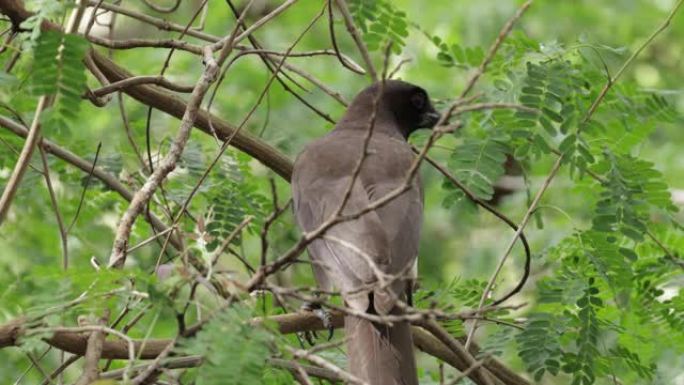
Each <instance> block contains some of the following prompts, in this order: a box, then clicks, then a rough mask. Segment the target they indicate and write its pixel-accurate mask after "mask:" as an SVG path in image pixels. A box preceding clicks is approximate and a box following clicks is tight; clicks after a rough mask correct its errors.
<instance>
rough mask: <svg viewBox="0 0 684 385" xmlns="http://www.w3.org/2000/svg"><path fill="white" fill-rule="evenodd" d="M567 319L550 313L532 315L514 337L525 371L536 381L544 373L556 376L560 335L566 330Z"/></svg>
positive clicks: (559, 355) (558, 369)
mask: <svg viewBox="0 0 684 385" xmlns="http://www.w3.org/2000/svg"><path fill="white" fill-rule="evenodd" d="M567 323H568V319H567V317H566V316H563V315H555V314H551V313H532V314H530V315H529V316H528V320H527V323H526V325H525V329H524V330H523V331H522V332H521V333H519V334H518V335H517V337H516V341H517V343H518V355H520V358H522V360H523V362H524V363H525V366H526V367H527V371H528V372H530V373H532V374H533V376H534V379H535V380H536V381H539V380H541V378H542V376H544V373H545V372H549V373H551V374H552V375H554V376H555V375H557V374H558V373H559V371H560V358H561V354H562V353H563V352H562V350H561V341H560V338H561V335H562V334H563V333H564V332H565V330H566V329H567Z"/></svg>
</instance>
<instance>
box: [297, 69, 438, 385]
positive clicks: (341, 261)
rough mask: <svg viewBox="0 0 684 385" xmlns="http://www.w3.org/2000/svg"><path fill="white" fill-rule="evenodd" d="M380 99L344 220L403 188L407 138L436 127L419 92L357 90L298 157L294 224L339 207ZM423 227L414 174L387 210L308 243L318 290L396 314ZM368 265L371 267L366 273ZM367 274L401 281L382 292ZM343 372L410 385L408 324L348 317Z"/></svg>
mask: <svg viewBox="0 0 684 385" xmlns="http://www.w3.org/2000/svg"><path fill="white" fill-rule="evenodd" d="M380 90H382V96H381V97H380V98H379V99H378V103H377V108H376V118H375V123H374V128H373V135H372V137H371V139H370V142H369V145H368V155H367V156H366V157H365V159H364V162H363V165H362V168H361V170H360V172H359V175H358V178H357V180H356V181H355V183H354V186H353V188H352V190H351V195H350V196H349V199H348V201H347V203H346V205H345V208H344V210H343V212H342V213H343V214H352V213H355V212H358V211H359V210H362V209H364V208H366V207H368V206H369V205H370V204H371V203H372V202H373V201H375V200H378V199H380V198H382V197H384V196H385V195H386V194H388V193H390V192H391V191H392V190H394V189H396V188H397V187H400V186H401V185H402V184H403V183H404V181H405V180H406V175H407V172H408V170H409V168H410V167H411V164H412V162H413V160H414V154H413V151H412V150H411V147H410V145H409V144H408V143H407V142H406V138H407V137H408V135H410V134H411V132H412V131H414V130H415V129H417V128H420V127H429V126H432V125H434V123H435V122H436V119H437V117H438V116H439V115H438V114H437V113H436V112H435V110H434V109H433V107H432V105H431V104H430V102H429V99H428V97H427V94H426V93H425V91H424V90H422V89H421V88H419V87H417V86H414V85H412V84H409V83H405V82H401V81H392V80H388V81H386V82H385V84H384V86H381V85H380V84H379V83H376V84H374V85H372V86H371V87H369V88H367V89H365V90H364V91H362V92H361V93H360V94H359V95H357V97H356V98H355V99H354V101H353V102H352V104H351V105H350V107H349V109H348V110H347V113H346V114H345V115H344V117H343V118H342V119H341V120H340V121H339V122H338V124H337V125H336V126H335V128H334V129H333V130H332V131H331V132H330V133H328V134H327V135H326V136H324V137H322V138H320V139H318V140H316V141H314V142H313V143H311V144H309V145H308V146H307V147H306V148H305V149H304V151H302V153H301V154H300V155H299V156H298V157H297V160H296V162H295V166H294V172H293V176H292V191H293V200H294V210H295V217H296V220H297V222H298V224H299V226H300V227H301V229H302V230H303V231H306V232H308V231H312V230H315V229H316V228H317V227H318V226H320V224H322V223H323V222H325V221H326V220H328V219H329V218H330V217H331V216H332V215H334V213H335V211H336V210H337V209H338V207H339V205H340V204H341V202H342V199H343V195H344V193H345V191H347V189H348V188H349V187H348V186H349V185H350V182H351V179H352V174H353V170H354V168H355V167H356V165H357V163H358V161H359V159H360V157H361V152H362V151H363V143H364V140H365V138H366V135H367V133H368V128H369V126H370V119H371V115H372V113H373V109H374V108H373V105H374V100H375V99H376V97H377V95H378V92H379V91H380ZM422 220H423V193H422V188H421V185H420V180H419V178H418V177H417V176H416V178H414V179H413V181H412V183H411V188H410V189H409V190H408V191H406V192H405V193H403V194H402V195H400V196H399V197H397V198H396V199H394V200H392V201H390V202H389V203H388V204H386V205H384V206H382V207H380V208H378V209H377V210H374V211H370V212H368V213H366V214H364V215H362V216H360V217H359V218H357V219H354V220H350V221H346V222H342V223H339V224H336V225H334V226H333V227H331V228H330V229H329V230H328V231H327V232H326V233H325V234H324V236H323V237H320V238H318V239H316V240H315V241H313V242H312V243H311V244H310V245H309V248H308V250H309V255H310V257H311V262H312V265H313V270H314V275H315V278H316V281H317V282H318V285H319V287H320V288H321V289H322V290H325V291H332V290H339V291H340V292H341V293H342V297H343V298H344V300H345V303H346V304H347V306H349V307H351V308H353V309H355V310H358V311H362V312H369V313H377V314H401V312H400V310H399V309H398V308H397V307H396V306H395V304H396V301H397V299H402V300H403V301H406V300H407V297H406V294H407V292H408V291H410V290H411V286H412V282H413V280H415V278H416V268H415V266H416V257H417V255H418V243H419V240H420V229H421V225H422ZM373 265H374V266H373ZM374 270H376V271H377V270H379V271H381V272H382V273H384V274H387V275H401V278H400V279H396V280H394V281H393V282H392V283H391V284H390V285H388V286H387V287H386V288H381V287H379V286H378V277H377V275H376V274H375V273H374ZM345 332H346V334H347V337H348V341H349V342H348V349H347V350H348V355H349V370H350V372H351V373H352V374H354V375H356V376H358V377H360V378H362V379H365V380H366V381H368V382H369V383H370V384H371V385H399V384H403V385H414V384H415V385H417V384H418V380H417V377H416V370H415V360H414V357H413V344H412V339H411V332H410V326H409V324H408V323H406V322H403V323H401V322H399V323H395V324H394V325H393V326H392V327H388V326H385V325H380V324H373V323H371V322H369V321H367V320H364V319H361V318H357V317H349V316H348V317H345Z"/></svg>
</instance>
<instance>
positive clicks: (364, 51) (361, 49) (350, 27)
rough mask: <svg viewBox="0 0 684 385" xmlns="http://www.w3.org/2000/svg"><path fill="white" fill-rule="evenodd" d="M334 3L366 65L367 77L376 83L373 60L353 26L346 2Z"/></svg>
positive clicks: (338, 0)
mask: <svg viewBox="0 0 684 385" xmlns="http://www.w3.org/2000/svg"><path fill="white" fill-rule="evenodd" d="M335 2H336V3H337V7H338V8H339V10H340V13H341V14H342V17H343V18H344V24H345V25H346V26H347V31H349V34H350V35H351V37H352V39H354V43H356V46H357V47H358V49H359V52H361V57H362V58H363V61H364V62H365V63H366V72H367V73H368V76H370V78H371V81H373V82H377V81H378V73H377V72H376V71H375V67H374V66H373V60H371V57H370V53H369V52H368V48H367V47H366V44H364V42H363V40H362V39H361V34H360V33H359V30H358V29H357V28H356V26H355V25H354V19H353V18H352V15H351V13H350V12H349V8H348V7H347V2H346V1H345V0H335Z"/></svg>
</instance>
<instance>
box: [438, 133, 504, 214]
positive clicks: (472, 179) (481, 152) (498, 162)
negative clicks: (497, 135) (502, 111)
mask: <svg viewBox="0 0 684 385" xmlns="http://www.w3.org/2000/svg"><path fill="white" fill-rule="evenodd" d="M508 152H509V149H508V147H507V146H506V145H505V144H504V143H503V142H502V141H499V140H497V139H494V138H486V139H483V140H472V141H468V142H466V143H464V144H463V145H461V146H458V147H457V148H456V149H454V151H453V152H452V154H451V158H450V159H449V163H448V165H449V169H450V170H451V171H452V172H453V175H454V176H455V177H456V179H458V180H459V181H461V182H462V183H463V184H464V185H465V186H466V187H467V188H468V190H470V191H471V192H472V193H473V194H475V196H476V197H478V198H480V199H483V200H490V199H491V198H492V196H493V195H494V187H493V185H494V183H495V182H496V181H497V180H499V178H501V176H502V175H503V174H504V167H503V164H504V162H505V161H506V154H507V153H508ZM445 186H446V187H447V188H449V189H451V190H452V194H453V196H450V197H448V198H446V200H445V203H447V202H452V201H455V200H457V199H459V198H461V197H463V196H464V195H463V192H462V191H461V190H456V189H454V188H453V187H452V185H451V183H450V182H449V181H445Z"/></svg>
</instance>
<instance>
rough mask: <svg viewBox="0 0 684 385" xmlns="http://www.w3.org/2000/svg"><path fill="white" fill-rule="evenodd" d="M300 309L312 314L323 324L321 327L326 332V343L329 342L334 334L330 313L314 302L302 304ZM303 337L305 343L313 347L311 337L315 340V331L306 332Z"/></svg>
mask: <svg viewBox="0 0 684 385" xmlns="http://www.w3.org/2000/svg"><path fill="white" fill-rule="evenodd" d="M301 309H302V310H304V311H308V312H311V313H313V314H314V315H315V316H316V317H318V318H319V319H320V320H321V322H323V327H324V328H325V329H327V330H328V341H330V340H331V339H332V338H333V335H334V333H335V328H334V326H333V323H332V315H331V314H330V312H329V311H327V310H325V309H323V307H322V306H321V304H319V303H315V302H305V303H304V304H302V307H301ZM304 337H305V338H306V341H307V342H308V343H309V344H311V345H312V346H313V345H314V341H313V339H312V337H313V338H317V335H316V332H315V331H307V332H305V333H304Z"/></svg>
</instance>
